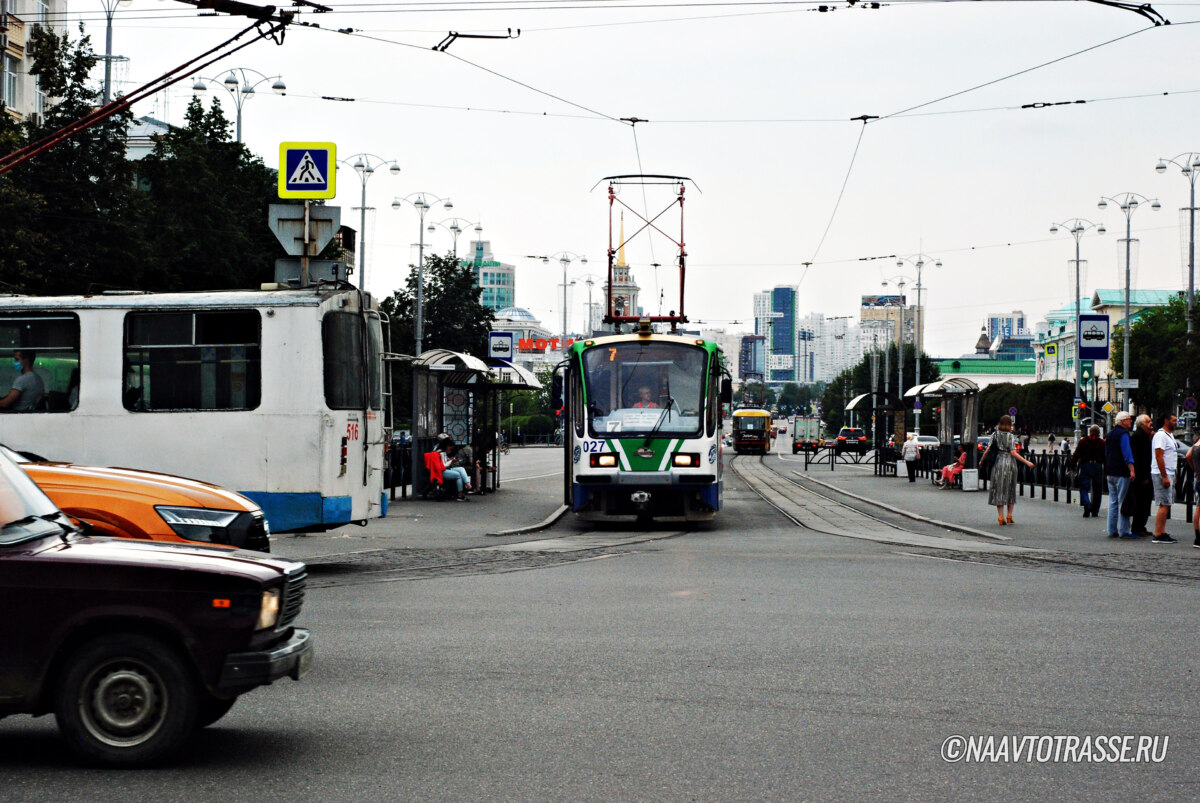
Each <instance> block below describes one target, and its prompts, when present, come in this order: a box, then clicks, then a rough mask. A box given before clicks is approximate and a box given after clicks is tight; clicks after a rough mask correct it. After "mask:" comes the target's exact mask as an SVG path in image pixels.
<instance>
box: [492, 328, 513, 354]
mask: <svg viewBox="0 0 1200 803" xmlns="http://www.w3.org/2000/svg"><path fill="white" fill-rule="evenodd" d="M488 356H489V357H491V358H492V359H494V360H511V359H512V358H513V333H512V332H488Z"/></svg>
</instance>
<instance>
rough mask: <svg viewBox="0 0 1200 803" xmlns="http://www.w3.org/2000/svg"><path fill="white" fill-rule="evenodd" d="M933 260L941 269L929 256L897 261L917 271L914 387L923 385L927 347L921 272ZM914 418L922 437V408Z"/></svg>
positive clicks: (934, 260)
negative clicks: (924, 356)
mask: <svg viewBox="0 0 1200 803" xmlns="http://www.w3.org/2000/svg"><path fill="white" fill-rule="evenodd" d="M931 260H932V264H933V267H935V268H940V267H941V266H942V260H940V259H937V258H936V257H930V256H928V255H927V254H914V255H912V256H908V257H900V258H898V259H897V260H896V267H897V268H901V269H903V268H904V266H905V265H906V264H907V265H912V266H913V267H914V268H916V269H917V312H916V314H917V316H920V317H919V319H915V320H914V322H913V325H914V327H916V333H915V337H914V338H913V349H914V351H915V352H916V374H917V375H916V377H915V378H914V380H913V384H914V385H919V384H921V350H922V349H923V348H924V347H925V308H924V307H923V306H921V290H923V289H924V287H923V286H922V284H921V270H922V269H923V268H924V267H925V265H927V264H929V263H930V261H931ZM901 307H902V308H903V304H902V305H901ZM900 314H901V316H903V315H904V312H903V309H901V313H900ZM901 331H903V327H902V329H901ZM900 360H901V361H902V362H903V360H904V355H903V352H901V354H900ZM913 416H914V418H915V419H916V420H915V422H914V424H913V427H914V428H915V429H916V431H917V434H918V435H920V434H921V408H920V407H918V408H916V409H915V410H914V411H913Z"/></svg>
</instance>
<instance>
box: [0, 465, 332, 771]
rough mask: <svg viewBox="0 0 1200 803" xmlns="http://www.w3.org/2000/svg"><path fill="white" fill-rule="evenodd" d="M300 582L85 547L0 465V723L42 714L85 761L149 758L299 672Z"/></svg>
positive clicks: (306, 655)
mask: <svg viewBox="0 0 1200 803" xmlns="http://www.w3.org/2000/svg"><path fill="white" fill-rule="evenodd" d="M305 580H306V570H305V566H304V564H303V563H297V562H294V561H288V560H281V559H276V558H271V557H269V556H266V555H258V554H251V553H247V552H234V551H229V550H227V549H223V548H219V547H214V546H205V545H195V544H159V543H151V542H145V541H142V542H138V541H130V540H126V539H119V538H105V537H97V536H91V535H85V534H84V533H83V532H82V531H81V530H80V529H79V528H78V527H76V526H75V525H74V524H73V523H72V521H71V519H70V518H69V517H68V516H67V515H66V514H65V513H63V512H62V511H61V510H59V509H58V508H56V507H55V506H54V503H53V502H52V501H50V499H49V497H47V496H46V495H45V494H44V493H43V492H42V491H41V490H40V489H39V488H38V486H37V485H36V484H35V483H34V482H33V480H32V479H31V478H30V477H29V475H28V474H26V473H25V472H24V471H22V470H21V469H20V468H19V467H18V466H17V465H16V463H14V462H13V461H12V460H11V459H9V458H8V457H7V456H6V455H3V454H0V609H2V610H4V611H5V612H6V615H5V616H3V617H0V644H3V645H4V671H3V672H0V717H3V716H9V715H13V714H32V715H34V716H39V715H42V714H48V713H53V714H54V716H55V719H56V721H57V723H58V728H59V731H60V733H61V734H62V735H63V737H64V740H65V741H66V744H67V746H68V748H69V749H71V750H72V751H74V752H75V753H76V754H77V755H79V756H80V757H82V758H84V759H85V760H88V761H91V762H97V763H103V764H110V765H115V766H135V765H144V764H148V763H153V762H155V761H157V760H159V759H162V758H164V757H166V756H168V755H170V754H171V753H172V752H174V751H176V750H177V749H178V748H179V747H180V746H181V745H182V744H183V742H184V741H185V740H186V739H187V738H188V737H189V736H190V735H191V734H192V732H193V731H194V730H196V729H197V728H202V727H205V726H206V725H210V724H212V723H213V722H216V721H217V720H218V719H220V718H221V717H222V716H224V714H225V713H226V712H227V711H229V709H230V708H231V707H232V706H233V704H234V702H235V701H236V700H237V698H238V696H239V695H241V694H243V693H245V692H247V691H250V690H251V689H254V688H256V687H258V686H263V685H267V684H269V683H271V682H272V681H274V680H278V679H281V678H284V677H291V678H292V679H294V680H299V679H300V678H301V677H303V676H304V675H305V674H306V673H307V672H308V671H309V669H310V667H311V665H312V657H313V649H312V641H311V639H310V637H309V633H308V631H307V630H304V629H301V628H297V627H294V626H293V623H294V622H295V621H296V619H297V617H298V616H299V614H300V609H301V606H302V604H303V602H304V588H305ZM262 724H264V723H261V722H260V723H259V725H257V726H256V727H260V726H261V725H262Z"/></svg>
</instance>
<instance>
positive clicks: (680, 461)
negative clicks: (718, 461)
mask: <svg viewBox="0 0 1200 803" xmlns="http://www.w3.org/2000/svg"><path fill="white" fill-rule="evenodd" d="M671 463H672V465H674V466H676V467H678V468H688V467H695V466H698V465H700V455H698V454H691V453H684V452H680V453H679V454H677V455H675V456H674V457H673V458H671Z"/></svg>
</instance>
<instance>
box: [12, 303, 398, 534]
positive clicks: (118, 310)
mask: <svg viewBox="0 0 1200 803" xmlns="http://www.w3.org/2000/svg"><path fill="white" fill-rule="evenodd" d="M382 324H383V315H382V313H380V311H379V310H378V308H377V306H376V304H375V301H374V300H373V299H372V298H371V296H370V295H368V294H365V293H361V292H360V291H358V290H356V289H353V288H351V287H348V286H347V285H345V284H336V285H334V284H330V285H318V286H315V287H309V288H303V289H279V290H263V291H225V292H202V293H115V294H101V295H95V296H60V297H33V296H7V297H2V298H0V358H7V357H8V356H9V355H10V354H11V352H12V351H13V350H27V351H28V350H32V351H34V352H36V354H37V358H36V361H35V364H34V370H35V371H36V372H37V373H39V374H40V375H41V377H42V379H43V383H44V384H45V388H46V393H45V396H44V397H43V399H42V402H41V403H40V404H39V405H38V409H37V410H35V411H32V412H28V413H20V414H9V415H0V443H4V444H5V445H7V446H9V447H11V448H13V449H18V450H22V451H28V452H35V453H37V454H41V455H45V456H46V457H48V458H50V459H52V460H64V461H71V462H76V463H84V464H93V465H103V466H128V467H131V468H140V469H145V470H149V471H158V472H162V473H166V474H176V475H180V476H185V477H193V478H196V479H200V480H205V481H208V482H212V483H215V484H217V485H221V486H223V487H225V488H228V489H230V490H234V491H238V492H239V493H242V494H244V495H245V496H247V497H249V498H251V499H252V500H254V501H255V502H256V503H258V505H259V506H261V507H262V509H263V513H264V514H265V515H266V517H267V521H268V523H269V525H270V527H271V530H272V531H274V532H289V531H320V530H325V529H329V528H332V527H337V526H341V525H343V524H347V523H349V522H360V523H361V522H365V520H367V519H370V518H376V517H379V516H382V515H384V514H386V512H387V497H386V496H385V494H384V488H383V481H384V444H385V443H386V442H387V439H386V437H385V436H386V434H387V433H386V432H385V426H386V425H388V423H389V422H388V421H387V420H386V416H385V413H386V410H385V406H384V404H383V402H384V399H385V393H384V391H385V387H384V372H383V370H382V365H383V362H382V361H383V358H384V356H385V353H386V351H387V348H386V345H385V344H386V327H384V326H383V325H382ZM8 364H9V361H8V360H7V359H5V360H4V366H3V369H0V383H3V382H9V383H11V379H12V377H11V376H10V375H8V374H6V373H4V371H8V370H11V369H10V368H9V367H8ZM8 386H9V385H5V387H8Z"/></svg>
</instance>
